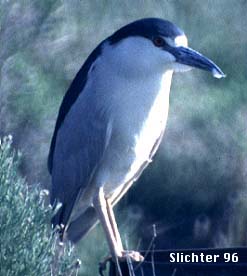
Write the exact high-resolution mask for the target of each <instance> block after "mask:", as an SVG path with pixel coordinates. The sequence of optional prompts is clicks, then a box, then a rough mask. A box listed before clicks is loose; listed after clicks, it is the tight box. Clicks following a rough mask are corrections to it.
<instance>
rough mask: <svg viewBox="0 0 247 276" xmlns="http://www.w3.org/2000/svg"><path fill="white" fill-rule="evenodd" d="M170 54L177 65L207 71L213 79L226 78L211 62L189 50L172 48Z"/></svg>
mask: <svg viewBox="0 0 247 276" xmlns="http://www.w3.org/2000/svg"><path fill="white" fill-rule="evenodd" d="M170 52H171V53H172V54H173V55H174V56H175V58H176V62H178V63H181V64H185V65H188V66H191V67H195V68H200V69H203V70H206V71H209V72H211V73H212V74H213V76H214V77H215V78H224V77H225V76H226V75H225V74H224V73H223V72H222V70H221V69H220V68H219V67H218V66H217V65H216V64H215V63H214V62H213V61H212V60H210V59H208V58H206V57H205V56H203V55H202V54H200V53H198V52H197V51H195V50H193V49H191V48H188V47H176V48H175V47H174V48H172V49H171V51H170Z"/></svg>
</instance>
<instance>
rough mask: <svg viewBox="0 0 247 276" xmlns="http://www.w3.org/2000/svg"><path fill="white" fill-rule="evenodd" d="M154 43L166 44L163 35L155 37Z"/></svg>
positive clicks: (157, 44) (156, 44) (157, 45)
mask: <svg viewBox="0 0 247 276" xmlns="http://www.w3.org/2000/svg"><path fill="white" fill-rule="evenodd" d="M153 43H154V45H155V46H156V47H162V46H163V45H164V44H165V41H164V39H163V38H162V37H160V36H158V37H155V38H154V39H153Z"/></svg>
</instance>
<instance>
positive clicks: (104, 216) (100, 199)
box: [93, 187, 122, 260]
mask: <svg viewBox="0 0 247 276" xmlns="http://www.w3.org/2000/svg"><path fill="white" fill-rule="evenodd" d="M93 204H94V208H95V210H96V212H97V214H98V217H99V220H100V222H101V224H102V227H103V229H104V232H105V234H106V238H107V242H108V244H109V248H110V252H111V255H112V257H113V258H114V259H115V260H117V258H121V257H122V248H119V247H118V244H117V241H116V238H115V233H114V231H113V229H112V224H111V222H110V218H109V215H108V212H107V203H106V199H105V196H104V191H103V188H102V187H100V188H98V191H97V195H96V196H95V197H94V200H93Z"/></svg>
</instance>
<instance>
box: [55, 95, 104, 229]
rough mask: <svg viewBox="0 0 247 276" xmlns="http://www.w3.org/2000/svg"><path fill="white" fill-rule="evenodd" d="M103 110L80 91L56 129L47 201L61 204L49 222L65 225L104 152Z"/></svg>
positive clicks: (91, 98)
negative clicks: (49, 196)
mask: <svg viewBox="0 0 247 276" xmlns="http://www.w3.org/2000/svg"><path fill="white" fill-rule="evenodd" d="M90 92H92V91H90ZM106 113H107V112H103V111H102V110H101V109H100V107H98V106H97V100H95V99H94V97H93V93H87V92H83V93H82V94H81V96H80V97H79V98H78V99H77V101H76V102H75V103H74V105H73V106H72V107H71V109H70V111H69V112H68V114H67V116H66V118H65V119H64V122H63V124H62V125H61V127H60V129H59V130H58V132H57V137H56V144H55V149H54V155H53V168H52V192H51V204H52V205H53V204H54V203H56V202H57V201H59V202H61V203H62V207H61V208H60V209H59V211H58V212H57V214H56V215H55V216H54V218H53V221H52V223H53V225H57V224H63V225H65V226H66V225H67V223H68V221H69V218H70V215H71V212H72V210H73V208H74V207H75V206H74V204H75V202H76V200H77V198H78V196H79V194H80V195H81V194H83V192H84V191H85V188H86V187H87V185H88V184H89V179H90V177H91V175H92V173H93V171H94V169H95V168H96V167H97V165H98V164H99V162H100V160H101V158H102V156H103V154H104V151H105V148H106V142H107V139H108V138H107V137H108V136H109V127H108V120H107V118H106ZM82 199H83V197H82ZM85 201H86V199H85ZM85 204H87V203H86V202H85ZM86 207H87V206H86Z"/></svg>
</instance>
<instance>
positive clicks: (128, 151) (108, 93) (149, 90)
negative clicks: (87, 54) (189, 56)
mask: <svg viewBox="0 0 247 276" xmlns="http://www.w3.org/2000/svg"><path fill="white" fill-rule="evenodd" d="M112 54H113V53H112V52H111V57H112ZM113 60H118V61H119V59H117V58H115V59H113ZM112 68H114V71H112ZM93 73H94V77H95V78H96V79H97V85H99V84H100V85H99V86H98V88H97V89H98V90H97V95H98V96H99V97H100V98H101V100H99V102H98V103H99V104H104V105H105V106H107V109H108V110H110V114H111V115H110V118H109V124H110V125H111V126H110V129H111V133H110V137H109V141H108V146H107V149H106V152H105V156H104V160H103V161H102V167H101V170H100V171H99V172H98V177H97V182H98V185H105V183H107V184H106V187H105V190H106V193H111V192H112V191H115V190H116V189H117V188H119V189H120V188H121V186H122V185H123V184H124V183H126V182H127V181H128V180H129V179H132V178H133V177H134V175H135V174H136V173H137V172H138V170H139V169H140V167H141V166H142V165H143V163H144V162H146V161H147V160H148V159H149V158H150V153H151V151H152V149H153V146H154V144H155V143H156V142H157V140H158V139H159V137H160V135H161V133H162V132H163V131H164V128H165V125H166V120H167V115H168V108H169V91H170V84H171V78H172V73H173V71H172V70H167V71H161V70H160V71H159V70H154V71H150V72H146V73H145V72H144V73H143V72H142V73H143V74H144V75H142V76H140V77H138V75H136V76H134V77H133V74H134V73H133V74H132V73H131V72H127V71H126V70H125V68H121V63H119V62H118V64H117V65H115V66H114V64H112V63H111V60H109V58H107V55H106V56H104V57H102V58H101V60H100V62H99V63H98V64H97V63H96V66H95V70H94V72H93ZM135 73H136V72H135ZM127 74H129V75H130V76H128V75H127ZM102 75H105V76H108V77H107V78H106V79H102V77H101V76H102ZM97 76H98V77H97ZM102 109H106V108H102Z"/></svg>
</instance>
